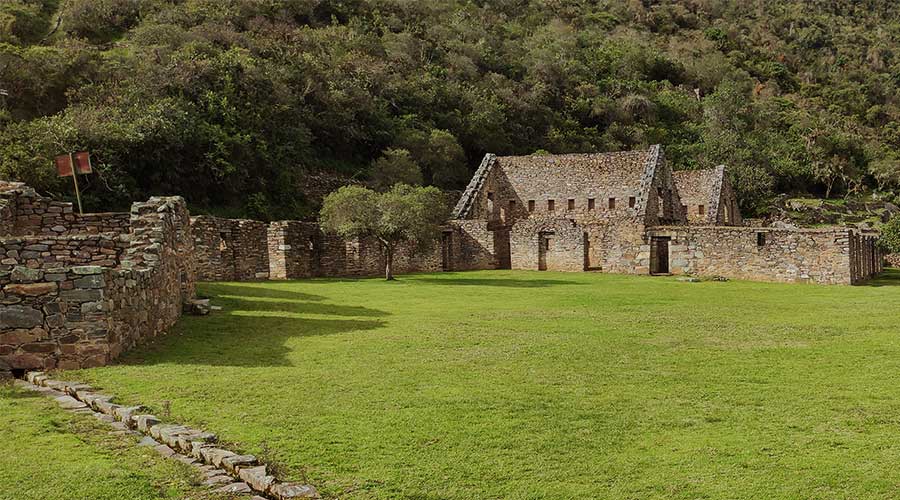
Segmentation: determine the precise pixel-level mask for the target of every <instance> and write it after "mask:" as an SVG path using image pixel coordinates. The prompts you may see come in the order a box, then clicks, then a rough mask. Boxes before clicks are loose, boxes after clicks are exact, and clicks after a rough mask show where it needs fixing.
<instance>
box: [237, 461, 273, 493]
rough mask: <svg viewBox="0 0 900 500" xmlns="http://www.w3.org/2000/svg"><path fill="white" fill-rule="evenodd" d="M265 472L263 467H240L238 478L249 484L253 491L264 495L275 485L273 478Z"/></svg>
mask: <svg viewBox="0 0 900 500" xmlns="http://www.w3.org/2000/svg"><path fill="white" fill-rule="evenodd" d="M266 472H267V471H266V466H265V465H260V466H258V467H241V468H240V470H239V471H238V477H240V478H241V480H242V481H244V482H245V483H247V484H249V485H250V486H251V487H252V488H253V489H254V490H256V491H260V492H263V493H265V492H267V491H269V488H270V487H271V486H272V485H273V484H275V477H274V476H270V475H268V474H267V473H266Z"/></svg>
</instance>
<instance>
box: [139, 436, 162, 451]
mask: <svg viewBox="0 0 900 500" xmlns="http://www.w3.org/2000/svg"><path fill="white" fill-rule="evenodd" d="M137 445H138V446H152V447H154V448H155V447H157V446H159V441H157V440H155V439H153V438H152V437H150V436H144V437H143V438H141V440H140V441H138V444H137Z"/></svg>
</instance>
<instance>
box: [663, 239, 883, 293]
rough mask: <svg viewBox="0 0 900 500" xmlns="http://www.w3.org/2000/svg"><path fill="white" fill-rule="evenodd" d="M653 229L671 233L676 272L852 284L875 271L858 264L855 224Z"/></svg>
mask: <svg viewBox="0 0 900 500" xmlns="http://www.w3.org/2000/svg"><path fill="white" fill-rule="evenodd" d="M649 232H650V235H652V236H657V237H670V238H671V242H670V244H669V266H670V271H671V273H672V274H695V275H708V276H715V275H718V276H727V277H730V278H738V279H748V280H761V281H778V282H803V283H820V284H848V285H849V284H852V283H856V282H858V281H860V280H862V279H865V278H868V277H869V276H871V274H873V271H874V268H872V269H869V268H866V273H867V274H866V275H863V274H860V273H859V272H856V271H854V270H853V269H854V266H856V262H857V260H856V259H857V256H855V255H854V254H853V252H854V251H853V250H851V247H852V246H853V245H854V243H853V241H854V238H856V235H855V233H854V231H853V230H851V229H840V228H835V229H775V228H768V227H767V228H748V227H721V226H719V227H712V226H709V227H683V226H677V227H676V226H672V227H657V228H652V229H651V230H650V231H649ZM861 269H862V268H860V270H861Z"/></svg>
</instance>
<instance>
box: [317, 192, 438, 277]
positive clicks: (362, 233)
mask: <svg viewBox="0 0 900 500" xmlns="http://www.w3.org/2000/svg"><path fill="white" fill-rule="evenodd" d="M446 209H447V205H446V203H445V202H444V198H443V194H441V192H440V191H439V190H438V189H437V188H435V187H430V186H429V187H419V186H409V185H406V184H396V185H394V187H393V188H391V190H390V191H388V192H386V193H377V192H375V191H372V190H371V189H368V188H365V187H362V186H344V187H342V188H340V189H338V190H337V191H335V192H333V193H331V194H329V195H328V196H327V197H326V198H325V201H324V203H323V205H322V211H321V212H320V215H319V217H320V222H321V225H322V228H323V229H324V230H325V231H328V232H332V233H336V234H338V235H339V236H341V237H343V238H375V239H376V240H378V242H379V243H380V245H381V248H382V251H384V255H385V269H384V277H385V279H387V280H393V279H394V274H393V264H394V254H395V253H396V251H397V248H398V247H399V245H401V244H410V245H414V246H415V248H416V250H417V251H425V250H427V249H428V248H430V247H431V245H432V244H434V242H435V240H436V239H437V237H438V235H439V233H440V225H441V223H443V222H444V221H445V220H446V217H447V210H446Z"/></svg>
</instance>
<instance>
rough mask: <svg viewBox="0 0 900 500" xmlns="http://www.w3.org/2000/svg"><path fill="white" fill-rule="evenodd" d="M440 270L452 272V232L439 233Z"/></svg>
mask: <svg viewBox="0 0 900 500" xmlns="http://www.w3.org/2000/svg"><path fill="white" fill-rule="evenodd" d="M441 270H443V271H452V270H453V231H444V232H443V233H441Z"/></svg>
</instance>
